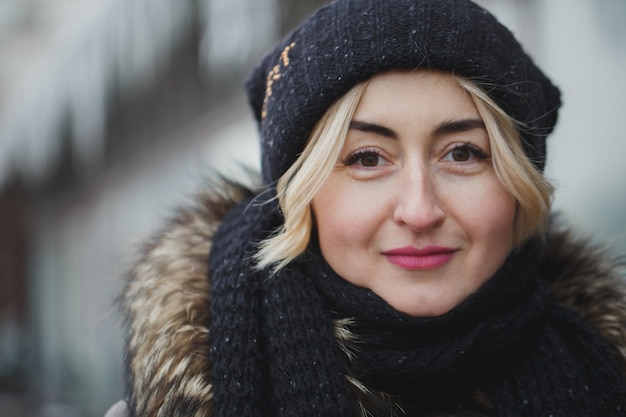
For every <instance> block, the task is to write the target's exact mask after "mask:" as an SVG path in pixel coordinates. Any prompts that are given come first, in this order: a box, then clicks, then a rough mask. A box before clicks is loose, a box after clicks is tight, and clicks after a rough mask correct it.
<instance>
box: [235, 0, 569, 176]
mask: <svg viewBox="0 0 626 417" xmlns="http://www.w3.org/2000/svg"><path fill="white" fill-rule="evenodd" d="M417 68H429V69H436V70H442V71H449V72H454V73H455V74H460V75H462V76H465V77H467V78H470V79H472V80H474V81H475V82H477V83H478V84H479V85H480V86H481V87H482V88H483V90H484V91H485V92H487V93H488V94H489V96H491V97H492V98H493V99H494V100H495V101H496V102H497V103H498V105H500V106H501V107H502V109H503V110H505V111H506V112H507V114H509V115H510V116H512V117H513V118H514V119H515V120H517V121H519V122H521V123H522V130H521V133H522V138H523V145H524V149H525V151H526V153H527V155H528V156H529V158H530V159H531V160H532V161H533V162H534V163H535V165H536V166H537V167H538V168H540V169H542V168H543V166H544V163H545V153H546V149H545V137H546V135H548V134H549V133H550V132H551V131H552V129H553V127H554V125H555V123H556V119H557V109H558V107H559V106H560V93H559V90H558V89H557V88H556V87H555V86H554V85H552V83H551V82H550V80H549V79H548V78H547V77H546V76H545V75H544V74H543V73H542V72H541V70H540V69H539V68H537V67H536V66H535V64H534V63H533V61H532V60H531V58H530V57H529V56H528V55H527V54H526V53H525V52H524V50H523V49H522V46H521V45H520V44H519V43H518V42H517V41H516V40H515V38H514V37H513V35H512V34H511V32H510V31H509V30H508V29H507V28H505V27H504V26H503V25H501V24H500V23H499V22H498V21H497V20H496V19H495V18H494V17H493V16H492V15H491V14H489V13H488V12H487V11H485V10H484V9H482V8H480V7H479V6H477V5H476V4H474V3H472V2H471V1H469V0H384V1H381V0H336V1H334V2H333V3H331V4H329V5H327V6H326V7H323V8H321V9H320V10H318V11H317V12H316V13H315V14H313V15H312V16H311V17H310V18H309V19H308V20H306V21H305V22H303V23H302V25H301V26H300V27H299V28H297V29H296V30H295V31H294V32H292V33H291V34H290V35H289V36H287V37H286V39H285V40H284V41H282V42H281V43H279V44H278V45H277V46H276V47H275V48H274V49H273V50H272V51H271V52H270V53H269V54H268V55H266V56H265V58H264V59H263V60H262V61H261V63H260V64H259V65H258V66H257V67H256V68H255V69H254V71H253V72H252V74H251V76H250V78H249V79H248V81H247V83H246V90H247V93H248V97H249V101H250V104H251V106H252V109H253V112H254V115H255V118H256V120H257V122H258V123H259V129H260V134H261V154H262V172H263V179H264V181H265V182H266V183H272V182H274V181H276V180H277V179H278V178H279V177H280V176H281V175H282V174H283V173H284V172H285V171H286V170H287V168H288V167H289V166H290V165H291V164H292V163H293V162H294V161H295V160H296V158H297V156H298V155H299V154H300V153H301V152H302V150H303V149H304V146H305V144H306V141H307V139H308V137H309V135H310V134H311V131H312V129H313V127H314V126H315V123H316V122H317V121H318V120H319V119H320V118H321V117H322V115H323V114H324V113H325V112H326V110H327V109H328V108H329V106H330V105H331V104H332V103H333V102H334V101H335V100H337V99H338V98H339V97H341V96H342V95H343V94H345V93H346V92H347V91H348V90H349V89H350V88H351V87H353V86H354V85H355V84H356V83H358V82H360V81H365V80H367V79H369V78H371V77H372V76H373V75H375V74H378V73H381V72H384V71H388V70H393V69H406V70H412V69H417Z"/></svg>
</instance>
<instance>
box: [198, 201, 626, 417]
mask: <svg viewBox="0 0 626 417" xmlns="http://www.w3.org/2000/svg"><path fill="white" fill-rule="evenodd" d="M281 221H282V219H281V217H280V215H279V214H278V210H277V209H276V206H275V204H274V203H273V202H267V201H261V200H260V199H258V198H257V199H256V200H252V201H246V202H243V203H241V204H239V205H238V206H237V207H235V208H234V209H233V210H231V212H230V213H229V214H228V215H227V217H226V218H225V219H224V221H223V223H222V224H221V226H220V228H219V230H218V232H217V233H216V236H215V238H214V242H213V249H212V251H211V256H210V261H209V269H210V275H211V277H212V294H211V300H212V301H211V315H212V320H213V321H212V324H211V330H210V334H209V338H210V345H211V350H210V354H211V363H212V378H213V386H214V405H215V416H218V417H227V416H233V417H234V416H237V417H246V416H259V417H261V416H263V417H265V416H285V417H286V416H290V417H291V416H311V417H313V416H337V417H339V416H342V417H345V416H352V415H356V413H357V412H358V409H357V406H356V402H355V399H354V398H353V396H352V394H351V393H350V390H349V389H348V382H347V379H346V376H345V373H346V372H347V371H349V372H350V374H351V375H353V376H354V377H356V378H358V379H359V380H360V381H362V382H363V383H364V384H365V385H366V386H367V387H368V388H370V389H372V390H376V391H381V392H385V393H386V394H389V395H391V396H394V397H396V398H398V399H399V401H400V404H402V405H403V407H404V408H405V410H406V411H407V412H408V413H410V414H411V415H420V414H421V413H426V412H428V411H432V410H437V409H439V410H442V409H444V408H447V407H448V406H449V405H450V403H451V402H454V401H456V399H462V398H461V397H462V396H463V395H465V394H466V393H467V391H468V390H469V389H470V388H476V387H478V388H480V389H481V390H483V391H484V392H485V393H486V394H487V395H488V397H489V399H490V401H491V402H493V404H494V406H495V410H496V412H497V414H498V415H500V416H507V417H509V416H529V417H530V416H532V417H535V416H550V415H551V416H554V417H556V416H568V417H576V416H607V417H612V416H616V417H617V416H626V384H625V382H624V381H623V376H622V374H621V372H620V370H619V368H618V366H617V363H616V361H615V359H614V358H613V357H612V354H611V353H610V351H609V349H608V347H607V346H606V344H605V343H604V342H603V341H602V340H601V339H600V337H599V336H598V335H597V333H596V332H595V331H594V329H592V328H591V326H590V325H588V324H587V323H586V322H584V321H583V320H582V319H581V318H580V317H579V316H577V315H575V314H574V313H573V312H570V311H569V310H566V309H565V308H564V307H561V306H559V305H557V304H555V303H554V302H552V301H551V300H549V299H548V297H547V296H546V295H545V293H546V291H545V285H544V283H542V281H541V280H540V279H539V278H538V277H537V274H536V268H537V265H538V263H539V259H540V256H539V254H540V247H539V246H538V245H536V244H532V243H531V244H528V245H526V246H525V247H524V248H522V249H521V250H519V251H516V252H515V253H514V254H512V255H511V256H510V257H509V259H507V261H506V262H505V264H504V265H503V267H502V268H501V269H500V270H499V271H498V272H497V273H496V274H495V275H494V277H492V278H491V279H490V280H489V281H488V282H487V283H486V284H485V285H484V286H483V287H482V288H481V289H480V290H479V291H478V292H477V293H476V294H474V295H472V296H471V297H469V298H468V299H467V300H466V301H465V302H463V303H462V304H461V305H459V306H458V307H457V308H455V309H454V310H453V311H451V312H450V313H448V314H446V315H444V316H442V317H436V318H413V317H409V316H407V315H404V314H402V313H399V312H396V311H395V310H394V309H393V308H391V307H390V306H389V305H388V304H386V303H385V302H384V301H383V300H382V299H380V298H379V297H378V296H376V295H375V294H374V293H372V292H371V291H369V290H366V289H362V288H358V287H355V286H354V285H352V284H350V283H348V282H347V281H345V280H343V279H341V278H340V277H338V276H337V275H336V274H335V273H334V272H333V271H332V269H331V268H330V267H329V266H328V265H327V264H326V262H324V260H323V258H322V257H321V255H320V254H319V253H318V251H317V250H316V249H315V243H314V242H313V243H312V245H311V249H310V250H309V251H308V252H307V253H306V254H305V255H303V256H302V257H301V258H300V259H298V260H297V261H294V262H292V263H291V264H290V265H289V266H288V267H286V268H284V269H282V270H281V271H280V272H278V273H277V274H275V275H270V274H269V273H267V272H264V271H257V270H256V269H255V268H254V261H253V259H252V258H251V256H252V254H253V253H254V252H255V250H256V244H257V243H258V242H259V241H260V240H262V239H263V238H265V237H266V236H268V235H269V233H271V232H272V231H273V230H274V229H275V228H276V227H277V226H278V225H280V223H281ZM334 319H351V322H352V323H354V324H353V325H352V327H351V329H350V330H351V331H352V332H353V333H354V334H356V335H357V337H358V341H357V342H356V344H355V347H356V349H355V351H354V352H353V354H352V355H351V356H352V358H351V360H350V361H348V360H347V356H346V354H345V353H343V352H342V351H341V349H340V348H339V345H338V343H337V339H336V337H335V334H334V325H333V320H334Z"/></svg>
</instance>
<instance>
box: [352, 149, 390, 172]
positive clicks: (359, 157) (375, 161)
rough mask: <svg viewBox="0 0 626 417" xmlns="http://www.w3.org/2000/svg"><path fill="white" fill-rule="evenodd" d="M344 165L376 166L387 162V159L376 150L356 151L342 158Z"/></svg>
mask: <svg viewBox="0 0 626 417" xmlns="http://www.w3.org/2000/svg"><path fill="white" fill-rule="evenodd" d="M343 164H344V165H347V166H348V165H358V166H361V167H364V168H376V167H379V166H381V165H385V164H387V160H385V158H383V157H382V156H381V155H380V154H379V153H378V152H376V151H370V150H360V151H357V152H355V153H353V154H351V155H350V156H348V157H347V158H346V159H344V160H343Z"/></svg>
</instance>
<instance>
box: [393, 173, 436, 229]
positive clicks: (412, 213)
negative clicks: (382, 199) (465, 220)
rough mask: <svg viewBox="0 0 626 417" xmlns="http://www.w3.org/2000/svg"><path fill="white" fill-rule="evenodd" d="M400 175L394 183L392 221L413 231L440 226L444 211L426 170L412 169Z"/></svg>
mask: <svg viewBox="0 0 626 417" xmlns="http://www.w3.org/2000/svg"><path fill="white" fill-rule="evenodd" d="M401 177H402V179H401V180H400V181H398V183H397V184H396V185H395V186H396V187H397V190H396V196H397V203H396V205H395V207H394V214H393V216H394V221H396V222H397V223H399V224H402V225H405V226H407V227H409V228H411V229H412V230H413V231H415V232H425V231H428V230H430V229H432V228H434V227H437V226H440V225H441V224H442V223H443V221H444V218H445V212H444V210H443V209H442V206H441V204H440V200H439V196H438V193H437V188H436V186H435V184H434V182H433V179H432V178H431V175H430V174H429V172H428V170H427V169H424V170H419V171H418V170H414V171H412V172H409V173H406V174H405V175H402V176H401Z"/></svg>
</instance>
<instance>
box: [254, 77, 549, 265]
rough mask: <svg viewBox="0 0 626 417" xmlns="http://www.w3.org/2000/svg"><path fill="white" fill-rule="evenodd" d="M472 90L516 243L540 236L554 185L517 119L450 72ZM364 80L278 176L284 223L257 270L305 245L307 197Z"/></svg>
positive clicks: (335, 154) (335, 155) (327, 165)
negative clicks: (509, 199)
mask: <svg viewBox="0 0 626 417" xmlns="http://www.w3.org/2000/svg"><path fill="white" fill-rule="evenodd" d="M454 78H455V80H457V81H458V83H459V85H460V86H461V87H462V88H463V89H464V90H465V91H466V92H467V93H469V94H470V96H471V98H472V100H473V101H474V104H475V105H476V108H477V110H478V113H479V114H480V117H481V118H482V119H483V122H484V123H485V127H486V130H487V134H488V136H489V141H490V146H491V154H492V163H493V166H494V171H495V173H496V175H497V176H498V178H499V179H500V181H501V182H502V184H503V186H504V187H505V188H506V189H507V190H508V191H509V192H510V193H511V194H512V195H513V196H514V197H515V199H516V200H517V203H518V208H517V212H516V216H515V225H514V245H515V246H519V245H520V244H521V243H522V242H524V241H525V240H526V239H528V238H529V237H531V236H533V235H535V234H539V235H543V234H544V231H545V228H546V225H547V220H548V216H549V213H550V207H551V198H552V192H553V189H552V186H551V185H550V184H549V183H548V182H547V181H546V179H545V178H544V177H543V175H542V174H541V172H539V170H538V169H537V168H536V167H535V166H534V165H533V164H532V162H531V161H530V160H529V159H528V157H527V156H526V154H525V153H524V150H523V148H522V143H521V137H520V135H519V131H518V124H517V123H516V122H515V121H514V120H513V119H512V118H511V117H509V116H508V115H507V114H506V113H505V112H504V111H503V110H502V109H501V108H500V107H499V106H498V105H497V104H496V103H495V102H494V101H493V100H492V99H491V98H490V97H489V96H488V95H487V94H486V93H485V92H484V91H483V90H481V89H480V87H478V85H477V84H476V83H474V82H473V81H470V80H469V79H466V78H463V77H459V76H454ZM367 84H368V82H367V81H366V82H363V83H359V84H357V85H355V86H354V87H352V89H351V90H350V91H348V92H347V93H346V94H345V95H343V96H342V97H341V98H340V99H339V100H337V101H336V102H335V103H334V104H333V105H332V106H331V107H330V108H329V109H328V111H327V112H326V113H325V114H324V116H323V117H322V118H321V119H320V120H319V121H318V122H317V124H316V125H315V127H314V129H313V131H312V133H311V136H310V137H309V140H308V142H307V144H306V146H305V148H304V150H303V151H302V153H301V154H300V155H299V156H298V158H297V159H296V161H295V162H294V163H293V165H291V167H289V169H288V170H287V171H286V172H285V173H284V174H283V175H282V176H281V177H280V179H279V180H278V183H277V197H278V201H279V206H280V208H281V211H282V213H283V216H284V219H285V222H284V224H283V225H282V226H281V227H280V228H279V229H278V230H276V231H275V232H274V233H273V234H272V235H271V236H270V237H268V238H267V239H265V240H264V241H262V242H261V243H260V245H259V250H258V252H257V253H256V254H255V259H256V262H257V267H258V268H259V269H262V268H265V267H269V266H272V267H273V269H274V271H278V270H280V269H281V268H283V267H284V266H286V265H287V264H289V262H291V261H292V260H294V259H295V258H296V257H297V256H299V255H300V254H301V253H302V252H304V250H305V249H306V247H307V245H308V244H309V240H310V237H311V231H312V228H313V213H312V210H311V202H312V201H313V198H314V197H315V195H316V194H317V192H318V191H319V190H320V188H321V187H322V185H323V184H324V182H325V181H326V179H327V178H328V176H329V175H330V173H331V172H332V170H333V168H334V167H335V165H336V163H337V161H338V159H339V157H340V155H341V150H342V148H343V145H344V141H345V138H346V135H347V133H348V129H349V127H350V122H351V121H352V117H353V115H354V112H355V110H356V107H357V105H358V103H359V100H360V99H361V96H362V95H363V92H364V91H365V89H366V88H367Z"/></svg>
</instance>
